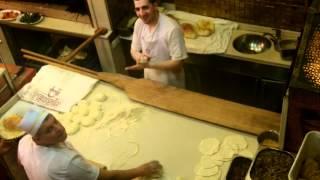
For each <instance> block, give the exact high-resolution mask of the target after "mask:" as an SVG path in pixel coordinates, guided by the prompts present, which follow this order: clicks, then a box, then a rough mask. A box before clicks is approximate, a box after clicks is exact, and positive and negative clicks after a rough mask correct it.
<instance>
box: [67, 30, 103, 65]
mask: <svg viewBox="0 0 320 180" xmlns="http://www.w3.org/2000/svg"><path fill="white" fill-rule="evenodd" d="M107 32H108V30H107V29H106V28H98V29H97V30H96V31H95V33H94V34H93V35H92V36H90V37H89V38H88V39H86V40H85V41H84V42H83V43H81V44H80V45H79V46H78V47H77V48H76V49H74V50H73V51H72V52H71V53H70V54H69V55H68V56H66V57H64V58H62V61H64V62H72V61H73V57H74V56H75V55H77V54H78V52H79V51H80V50H81V49H82V48H84V47H85V46H86V45H88V44H89V43H91V41H93V40H94V39H95V38H96V37H98V36H100V35H102V34H105V33H107Z"/></svg>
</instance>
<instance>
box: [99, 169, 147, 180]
mask: <svg viewBox="0 0 320 180" xmlns="http://www.w3.org/2000/svg"><path fill="white" fill-rule="evenodd" d="M140 176H143V174H142V172H141V171H139V169H138V168H133V169H128V170H110V171H108V170H107V169H104V168H102V169H100V173H99V177H98V179H99V180H131V179H133V178H136V177H140Z"/></svg>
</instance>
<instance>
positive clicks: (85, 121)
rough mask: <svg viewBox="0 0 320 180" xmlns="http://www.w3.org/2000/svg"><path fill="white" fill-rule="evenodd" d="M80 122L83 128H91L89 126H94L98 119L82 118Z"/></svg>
mask: <svg viewBox="0 0 320 180" xmlns="http://www.w3.org/2000/svg"><path fill="white" fill-rule="evenodd" d="M80 122H81V125H82V126H85V127H89V126H92V125H94V123H95V122H96V119H95V118H93V117H90V116H88V117H82V119H81V121H80Z"/></svg>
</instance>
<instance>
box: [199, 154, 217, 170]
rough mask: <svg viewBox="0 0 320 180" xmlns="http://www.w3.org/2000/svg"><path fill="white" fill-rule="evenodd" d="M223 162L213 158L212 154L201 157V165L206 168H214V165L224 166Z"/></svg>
mask: <svg viewBox="0 0 320 180" xmlns="http://www.w3.org/2000/svg"><path fill="white" fill-rule="evenodd" d="M222 165H223V162H222V161H219V160H215V159H212V158H211V156H202V157H201V159H200V166H201V167H204V168H212V167H214V166H222Z"/></svg>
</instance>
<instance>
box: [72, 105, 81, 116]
mask: <svg viewBox="0 0 320 180" xmlns="http://www.w3.org/2000/svg"><path fill="white" fill-rule="evenodd" d="M70 112H71V113H72V114H75V115H76V114H78V113H79V106H78V105H74V106H72V108H71V111H70Z"/></svg>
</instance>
